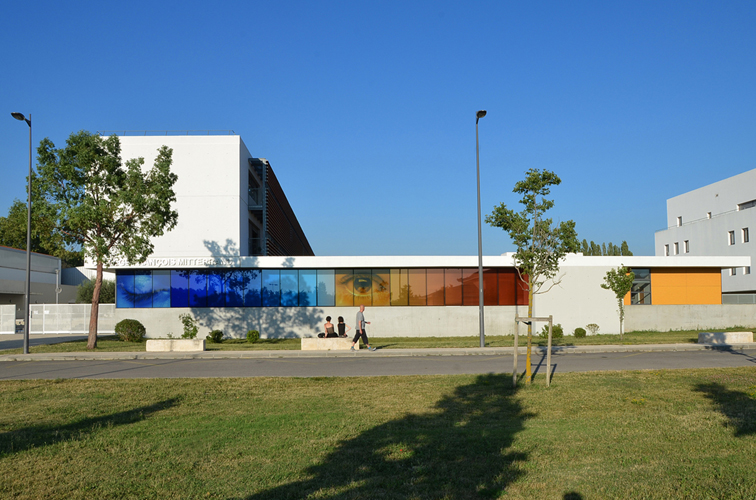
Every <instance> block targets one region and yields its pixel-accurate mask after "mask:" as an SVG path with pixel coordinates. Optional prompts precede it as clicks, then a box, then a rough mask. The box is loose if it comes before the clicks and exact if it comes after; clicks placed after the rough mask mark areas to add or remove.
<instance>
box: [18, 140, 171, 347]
mask: <svg viewBox="0 0 756 500" xmlns="http://www.w3.org/2000/svg"><path fill="white" fill-rule="evenodd" d="M37 153H38V168H37V176H38V180H37V181H36V183H35V184H36V186H37V187H36V188H35V192H36V193H38V197H39V198H40V200H43V201H44V203H41V204H40V206H41V209H42V210H43V211H44V212H43V215H44V217H46V218H48V219H49V220H51V221H54V225H53V227H54V231H53V232H54V233H56V234H59V235H60V236H61V237H62V238H63V240H64V241H65V242H66V243H68V244H78V245H81V246H82V248H83V249H84V252H85V255H86V258H87V259H89V260H91V261H92V262H94V263H95V264H96V265H97V276H96V278H95V285H94V290H93V293H92V315H91V317H90V322H89V342H88V344H87V347H88V348H90V349H93V348H95V347H96V346H97V313H98V305H99V298H100V289H101V287H102V271H103V266H106V265H109V264H113V263H115V262H117V261H120V260H123V261H125V262H126V263H128V264H136V263H139V262H144V260H145V259H146V258H147V257H148V256H149V255H150V254H151V253H152V251H153V248H154V247H153V245H152V243H151V238H153V237H156V236H160V235H162V234H164V232H165V231H169V230H171V229H173V228H174V227H175V226H176V222H177V220H178V213H177V212H176V211H174V210H172V208H171V204H172V203H174V202H175V201H176V195H175V193H174V192H173V185H174V184H175V182H176V179H177V177H176V175H175V174H174V173H172V172H171V164H172V154H173V151H172V150H171V149H170V148H167V147H165V146H163V147H161V148H160V149H159V150H158V154H157V158H156V160H155V163H154V166H153V167H152V168H150V169H149V170H146V171H144V170H143V165H144V159H143V158H134V159H130V160H128V161H126V163H125V164H124V163H123V162H122V161H121V144H120V141H119V139H118V137H117V136H115V135H113V136H110V137H107V138H103V137H101V136H99V135H96V134H91V133H89V132H86V131H80V132H77V133H73V134H71V135H70V137H69V138H68V139H67V140H66V147H65V148H60V149H58V148H56V147H55V145H54V144H53V143H52V141H50V139H47V138H45V139H43V140H42V141H41V142H40V145H39V148H38V149H37ZM33 185H34V184H33Z"/></svg>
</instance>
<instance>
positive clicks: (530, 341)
mask: <svg viewBox="0 0 756 500" xmlns="http://www.w3.org/2000/svg"><path fill="white" fill-rule="evenodd" d="M533 297H534V295H533V283H532V282H531V281H530V276H528V318H532V317H533ZM529 323H530V324H529V325H528V348H527V350H526V351H525V385H530V379H531V377H532V376H533V375H532V374H531V371H530V352H531V350H532V349H531V346H532V345H533V320H532V319H531V320H530V321H529Z"/></svg>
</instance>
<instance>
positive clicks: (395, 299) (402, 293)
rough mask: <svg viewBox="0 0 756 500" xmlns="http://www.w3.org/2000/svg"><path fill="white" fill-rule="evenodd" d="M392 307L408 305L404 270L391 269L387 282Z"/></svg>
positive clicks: (407, 285)
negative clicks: (389, 278)
mask: <svg viewBox="0 0 756 500" xmlns="http://www.w3.org/2000/svg"><path fill="white" fill-rule="evenodd" d="M389 289H390V290H391V305H392V306H408V305H409V279H408V277H407V270H406V269H392V270H391V280H390V282H389Z"/></svg>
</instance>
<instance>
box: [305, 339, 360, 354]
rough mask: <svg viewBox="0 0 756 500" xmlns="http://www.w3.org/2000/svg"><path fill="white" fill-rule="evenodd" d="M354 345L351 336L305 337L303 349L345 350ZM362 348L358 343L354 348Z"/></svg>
mask: <svg viewBox="0 0 756 500" xmlns="http://www.w3.org/2000/svg"><path fill="white" fill-rule="evenodd" d="M351 347H352V340H351V339H350V338H349V337H334V338H330V339H319V338H317V337H316V338H303V339H302V350H303V351H344V350H349V349H351ZM359 348H360V345H359V344H357V345H355V346H354V350H355V351H356V350H357V349H359Z"/></svg>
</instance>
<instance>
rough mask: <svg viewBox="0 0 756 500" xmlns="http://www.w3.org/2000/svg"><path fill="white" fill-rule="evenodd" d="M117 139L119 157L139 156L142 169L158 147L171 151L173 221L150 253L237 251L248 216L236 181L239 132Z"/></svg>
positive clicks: (183, 254)
mask: <svg viewBox="0 0 756 500" xmlns="http://www.w3.org/2000/svg"><path fill="white" fill-rule="evenodd" d="M120 141H121V157H122V159H123V161H124V162H126V160H128V159H131V158H136V157H140V156H141V157H143V158H144V162H145V168H151V167H152V165H153V164H154V161H155V158H156V157H157V151H158V149H159V148H160V147H161V146H163V145H165V146H168V147H170V148H172V149H173V165H172V166H171V171H172V172H174V173H175V174H176V175H177V176H178V180H177V181H176V184H175V185H174V191H175V193H176V203H175V205H174V209H175V210H177V211H178V213H179V217H178V224H177V226H176V227H175V228H174V229H173V230H172V231H170V232H168V233H166V234H165V235H163V236H161V237H159V238H155V239H154V240H153V244H154V245H155V251H154V253H153V257H166V256H170V257H186V256H193V257H204V256H210V255H231V254H235V255H239V252H240V250H241V248H242V242H241V237H242V233H241V228H242V227H246V225H247V218H248V217H247V215H246V213H244V209H243V208H242V207H246V205H247V201H246V190H245V192H244V196H243V197H242V184H241V181H240V178H241V176H240V164H241V162H246V161H247V158H246V157H245V158H243V159H242V158H240V152H241V151H246V147H244V146H243V145H242V144H241V138H240V137H239V136H235V135H230V136H217V135H215V136H196V135H194V136H123V137H120ZM246 171H247V170H246V168H245V169H244V176H246ZM244 185H245V186H246V180H245V182H244ZM245 231H246V229H245ZM245 246H246V245H245Z"/></svg>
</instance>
